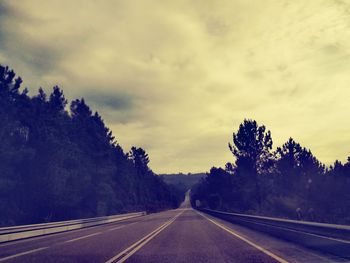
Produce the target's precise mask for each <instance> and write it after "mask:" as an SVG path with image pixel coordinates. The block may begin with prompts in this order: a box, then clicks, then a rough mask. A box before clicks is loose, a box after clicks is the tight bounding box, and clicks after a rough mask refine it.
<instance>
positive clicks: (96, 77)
mask: <svg viewBox="0 0 350 263" xmlns="http://www.w3.org/2000/svg"><path fill="white" fill-rule="evenodd" d="M349 14H350V4H348V3H347V1H341V0H310V1H305V0H293V1H288V0H284V1H282V0H266V1H258V0H255V1H253V0H227V1H226V0H223V1H220V0H217V1H216V0H215V1H210V0H192V1H189V0H186V1H185V0H183V1H182V0H178V1H164V0H163V1H155V0H147V1H129V0H115V1H112V0H110V1H106V0H105V1H93V0H90V1H88V0H75V1H71V0H69V1H68V0H57V1H53V0H42V1H36V0H31V1H29V0H24V1H23V0H21V1H20V0H11V1H10V0H9V1H0V26H1V28H0V63H1V64H6V65H9V66H10V67H11V68H13V69H14V70H15V71H16V72H17V73H18V75H20V76H22V77H23V79H24V81H25V82H24V83H25V85H26V86H29V88H30V91H31V93H32V94H34V93H35V92H36V90H37V88H38V87H40V86H43V87H44V88H45V89H46V90H50V88H51V87H52V86H53V85H56V84H58V85H59V86H61V87H62V88H63V89H64V92H65V94H66V96H67V97H68V98H69V99H70V100H71V99H72V98H77V97H78V98H79V97H85V98H86V100H87V101H88V103H89V105H91V106H92V108H93V109H94V110H97V111H98V112H100V113H101V115H102V116H103V118H104V119H105V121H106V123H107V125H108V126H109V127H110V128H111V129H112V130H113V133H114V135H115V136H116V138H117V140H118V142H119V143H120V144H121V145H122V146H123V148H124V149H125V150H128V149H129V148H130V147H131V146H132V145H137V146H141V147H144V148H145V150H146V151H147V152H148V153H149V155H150V157H151V168H153V170H154V171H155V172H159V173H163V172H178V171H182V172H198V171H207V170H208V169H209V168H210V167H211V166H213V165H215V166H219V165H224V164H225V163H226V162H227V161H233V157H232V156H231V154H230V152H229V150H228V147H227V143H228V142H229V141H230V140H231V136H232V132H233V131H236V130H237V128H238V126H239V124H240V123H241V122H242V121H243V119H244V118H253V119H256V120H257V121H258V122H259V123H261V124H265V125H266V126H267V128H268V129H270V130H271V132H272V136H273V139H274V145H275V146H279V145H280V144H282V143H284V142H285V141H286V140H287V139H288V138H289V137H290V136H291V137H293V138H294V139H295V140H297V141H299V142H300V143H301V144H302V145H303V146H306V147H308V148H311V150H312V151H313V153H314V154H315V155H316V156H317V157H318V158H319V159H320V160H321V161H323V162H325V163H326V164H330V163H332V162H333V161H334V160H335V159H340V160H342V161H344V160H345V159H346V157H347V156H348V155H350V147H349V142H350V118H349V99H350V90H349V83H350V81H349V80H350V74H349V73H350V57H349V55H350V30H349V26H350V16H349Z"/></svg>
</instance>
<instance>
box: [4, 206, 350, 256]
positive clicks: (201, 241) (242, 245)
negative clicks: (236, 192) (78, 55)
mask: <svg viewBox="0 0 350 263" xmlns="http://www.w3.org/2000/svg"><path fill="white" fill-rule="evenodd" d="M0 262H101V263H104V262H108V263H110V262H119V263H121V262H129V263H130V262H133V263H136V262H149V263H157V262H165V263H167V262H196V263H197V262H215V263H220V262H244V263H250V262H254V263H256V262H267V263H270V262H271V263H276V262H282V263H287V262H308V263H309V262H315V263H316V262H317V263H322V262H346V261H344V260H342V259H338V258H334V257H331V256H329V255H323V254H320V253H316V252H315V251H311V250H308V249H305V248H302V247H299V246H297V245H295V244H292V243H288V242H285V241H281V240H278V239H275V238H272V237H270V236H267V235H264V234H261V233H258V232H255V231H252V230H249V229H247V228H244V227H240V226H237V225H234V224H231V223H228V222H225V221H222V220H220V219H217V218H214V217H212V216H209V215H205V214H201V213H199V212H197V211H195V210H193V209H192V208H188V205H183V206H182V207H181V208H180V209H177V210H169V211H165V212H161V213H156V214H150V215H147V216H143V217H139V218H134V219H129V220H126V221H123V222H118V223H112V224H108V225H103V226H96V227H90V228H86V229H81V230H76V231H70V232H65V233H58V234H53V235H48V236H43V237H36V238H29V239H25V240H19V241H14V242H10V243H4V244H1V245H0Z"/></svg>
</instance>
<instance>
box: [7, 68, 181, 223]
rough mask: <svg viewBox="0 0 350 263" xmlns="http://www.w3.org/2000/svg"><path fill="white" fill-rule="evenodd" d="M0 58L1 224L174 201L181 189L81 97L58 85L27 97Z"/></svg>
mask: <svg viewBox="0 0 350 263" xmlns="http://www.w3.org/2000/svg"><path fill="white" fill-rule="evenodd" d="M21 83H22V80H21V78H20V77H16V74H15V73H14V71H13V70H10V69H9V68H8V67H5V66H2V65H0V142H1V143H0V225H18V224H27V223H38V222H49V221H56V220H65V219H75V218H86V217H94V216H102V215H110V214H116V213H122V212H128V211H139V210H145V209H146V210H148V211H156V210H160V209H167V208H175V207H177V206H178V205H179V202H180V201H181V199H182V198H183V193H182V192H181V191H179V190H177V189H174V188H173V187H171V186H168V185H167V184H165V183H164V182H163V180H162V179H161V178H160V177H159V176H157V175H155V174H154V173H153V172H152V170H151V169H150V168H149V166H148V163H149V157H148V155H147V153H146V152H145V151H144V150H143V149H142V148H137V147H132V148H131V150H130V151H129V152H124V150H123V149H122V147H121V146H120V145H119V144H118V143H117V142H116V140H115V138H114V136H113V135H112V132H111V131H110V130H109V129H108V128H107V127H106V125H105V123H104V121H103V119H102V117H101V116H100V115H99V114H98V112H93V111H92V110H91V109H90V107H89V106H88V105H87V104H86V102H85V101H84V99H76V100H73V101H72V102H71V103H70V105H69V110H67V105H68V102H67V100H66V98H65V96H64V94H63V91H62V90H61V89H60V88H59V87H57V86H56V87H54V88H53V90H52V93H51V94H49V95H48V94H45V92H44V90H43V89H41V88H40V89H39V92H38V94H37V95H35V96H32V97H30V96H28V90H27V89H21Z"/></svg>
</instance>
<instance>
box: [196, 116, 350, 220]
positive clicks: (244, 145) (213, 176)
mask: <svg viewBox="0 0 350 263" xmlns="http://www.w3.org/2000/svg"><path fill="white" fill-rule="evenodd" d="M229 148H230V150H231V152H232V153H233V155H234V157H235V162H234V164H232V163H228V164H226V167H225V169H221V168H215V167H214V168H212V169H211V170H210V172H209V173H208V174H207V176H206V177H205V178H204V179H203V180H202V181H201V182H200V183H199V184H197V185H196V186H195V187H194V188H193V189H192V196H191V201H192V204H193V205H196V204H197V205H198V204H200V206H204V207H210V208H212V209H218V210H224V211H234V212H243V213H251V214H263V215H270V216H278V217H286V218H293V219H296V218H299V219H300V218H301V219H303V220H315V221H321V222H331V223H347V224H349V223H350V191H349V189H350V158H349V159H348V162H347V163H346V164H345V165H343V164H342V163H340V162H339V161H336V162H335V164H334V165H333V166H331V167H330V168H329V169H326V168H325V165H323V164H322V163H321V162H320V161H318V160H317V158H316V157H315V156H314V155H313V154H312V152H311V151H310V150H308V149H306V148H304V147H302V146H301V145H300V144H299V143H297V142H295V141H294V140H293V139H292V138H290V139H289V140H288V141H287V142H286V143H285V144H283V145H282V146H281V147H278V148H277V149H276V151H272V138H271V133H270V132H269V131H266V128H265V126H263V125H262V126H259V125H258V124H257V123H256V121H252V120H244V122H243V123H242V124H241V125H240V126H239V130H238V132H237V133H234V134H233V143H232V144H229ZM196 200H198V201H200V202H198V201H197V202H196ZM297 211H298V213H297Z"/></svg>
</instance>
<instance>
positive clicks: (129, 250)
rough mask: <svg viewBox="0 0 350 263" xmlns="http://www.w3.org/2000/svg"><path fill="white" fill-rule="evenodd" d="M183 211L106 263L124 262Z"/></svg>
mask: <svg viewBox="0 0 350 263" xmlns="http://www.w3.org/2000/svg"><path fill="white" fill-rule="evenodd" d="M184 212H185V211H184V210H183V211H181V212H180V213H178V214H177V215H176V216H174V217H173V218H172V219H170V220H168V221H166V222H165V223H164V224H163V225H161V226H160V227H158V228H157V229H156V230H154V231H153V232H151V233H149V234H148V235H146V236H145V237H143V238H141V239H140V240H138V241H136V242H135V243H134V244H132V245H131V246H129V247H128V248H126V249H124V250H123V251H122V252H120V253H119V254H118V255H116V256H114V257H113V258H111V259H109V260H108V261H106V263H122V262H124V261H125V260H127V259H128V258H129V257H131V256H132V255H133V254H135V253H136V252H137V251H138V250H139V249H140V248H142V247H143V246H144V245H146V244H147V243H148V242H149V241H150V240H152V239H153V238H154V237H156V236H157V235H158V234H159V233H160V232H162V231H163V230H164V229H165V228H167V227H168V226H169V225H170V224H171V223H173V222H174V221H175V220H176V218H178V217H179V216H180V215H181V214H183V213H184Z"/></svg>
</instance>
